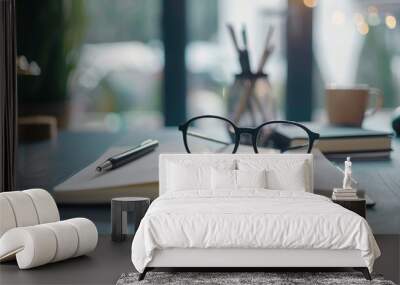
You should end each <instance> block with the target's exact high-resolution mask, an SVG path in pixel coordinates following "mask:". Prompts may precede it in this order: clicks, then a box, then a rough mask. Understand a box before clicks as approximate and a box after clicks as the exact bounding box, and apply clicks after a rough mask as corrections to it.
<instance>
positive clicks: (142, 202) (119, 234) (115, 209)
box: [111, 197, 150, 241]
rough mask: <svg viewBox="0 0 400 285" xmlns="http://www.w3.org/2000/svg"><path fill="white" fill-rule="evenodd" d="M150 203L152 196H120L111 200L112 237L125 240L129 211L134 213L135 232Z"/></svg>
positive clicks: (114, 239) (115, 239)
mask: <svg viewBox="0 0 400 285" xmlns="http://www.w3.org/2000/svg"><path fill="white" fill-rule="evenodd" d="M149 205H150V198H143V197H120V198H113V199H112V200H111V239H112V240H113V241H123V240H125V238H126V234H127V227H128V220H127V212H133V213H134V226H135V232H136V230H137V228H138V227H139V224H140V221H141V220H142V218H143V217H144V214H146V211H147V209H148V208H149Z"/></svg>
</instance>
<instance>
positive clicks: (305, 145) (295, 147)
mask: <svg viewBox="0 0 400 285" xmlns="http://www.w3.org/2000/svg"><path fill="white" fill-rule="evenodd" d="M305 147H308V144H303V145H296V146H289V147H286V148H282V149H281V153H283V152H285V151H288V150H295V149H301V148H305Z"/></svg>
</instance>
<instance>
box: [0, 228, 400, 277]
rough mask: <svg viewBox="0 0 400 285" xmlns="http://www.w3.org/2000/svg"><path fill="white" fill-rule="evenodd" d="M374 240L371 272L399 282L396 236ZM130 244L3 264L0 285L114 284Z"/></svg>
mask: <svg viewBox="0 0 400 285" xmlns="http://www.w3.org/2000/svg"><path fill="white" fill-rule="evenodd" d="M376 239H377V242H378V244H379V247H380V248H381V251H382V257H381V258H379V259H378V260H377V261H376V263H375V272H376V273H381V274H383V275H384V276H385V278H386V279H390V280H392V281H394V282H395V283H399V281H400V270H399V269H400V261H399V258H400V236H399V235H382V236H376ZM131 241H132V238H130V239H127V240H126V241H124V242H121V243H114V242H112V241H111V239H110V236H100V238H99V244H98V246H97V248H96V250H95V251H94V252H92V253H91V254H89V256H82V257H77V258H74V259H70V260H66V261H62V262H58V263H53V264H49V265H45V266H42V267H38V268H35V269H29V270H19V269H18V267H17V265H16V262H8V263H4V264H1V265H0V284H1V285H9V284H10V285H11V284H34V285H35V284H115V283H116V282H117V280H118V278H119V276H121V274H122V273H125V272H133V271H134V270H135V269H134V267H133V265H132V263H131V258H130V252H131V251H130V248H131ZM342 270H343V269H338V271H342ZM280 271H282V270H280ZM307 271H316V270H313V269H307Z"/></svg>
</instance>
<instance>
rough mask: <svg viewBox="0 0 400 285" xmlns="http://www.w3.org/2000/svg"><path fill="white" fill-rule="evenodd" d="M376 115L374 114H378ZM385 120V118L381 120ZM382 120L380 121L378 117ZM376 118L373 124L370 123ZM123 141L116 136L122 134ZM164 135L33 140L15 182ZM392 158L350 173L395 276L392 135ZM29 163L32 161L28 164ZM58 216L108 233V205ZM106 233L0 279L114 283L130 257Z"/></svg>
mask: <svg viewBox="0 0 400 285" xmlns="http://www.w3.org/2000/svg"><path fill="white" fill-rule="evenodd" d="M378 119H379V118H378ZM384 120H386V121H384ZM388 121H389V120H388V118H387V117H385V118H384V119H379V120H375V121H374V120H373V121H371V122H367V123H368V124H367V126H368V125H369V126H371V125H372V127H377V128H378V129H382V126H384V127H385V128H386V129H387V128H389V124H388ZM382 122H383V123H382ZM374 124H375V125H374ZM123 137H124V138H125V141H123V140H122V141H121V139H122V138H123ZM149 137H152V138H155V139H159V140H160V142H161V143H162V142H163V141H169V140H175V141H176V140H179V142H180V141H181V137H180V134H179V133H178V131H177V130H176V129H175V128H174V129H164V130H162V131H159V132H154V133H148V132H147V133H143V132H135V133H133V134H131V135H129V136H128V137H126V134H122V133H93V132H90V133H77V132H61V133H60V135H59V138H58V142H57V144H55V145H52V144H50V143H47V142H44V143H36V144H31V145H24V146H21V147H20V148H19V150H18V156H19V157H18V159H19V172H18V187H19V188H20V189H26V188H30V187H43V188H45V189H48V190H49V191H52V189H53V187H54V186H55V185H57V184H58V183H60V182H61V181H63V180H65V179H66V178H68V177H69V176H71V175H73V174H74V173H76V172H77V171H79V170H80V169H82V168H83V167H85V166H86V165H88V164H89V163H91V162H92V161H93V160H95V159H96V158H97V157H99V156H100V155H101V154H102V153H103V152H104V151H105V150H106V149H107V148H108V147H110V146H111V145H114V144H116V145H118V144H120V145H129V144H132V145H134V144H137V143H139V142H140V141H142V140H144V139H146V138H149ZM393 148H394V152H393V153H392V159H391V160H385V161H365V162H361V161H356V162H354V174H355V176H356V178H357V180H358V181H359V182H360V184H361V186H362V187H363V188H364V189H365V191H366V192H367V193H368V195H369V196H370V197H371V198H372V199H373V200H374V201H376V206H375V207H374V208H372V209H368V210H367V220H368V221H369V223H370V225H371V227H372V229H373V231H374V233H375V235H376V238H377V241H378V243H379V246H380V247H381V249H382V252H383V256H382V257H381V258H380V259H378V261H377V264H376V270H377V272H381V273H384V274H385V276H386V277H387V278H390V279H392V280H393V281H395V282H399V280H400V276H399V274H400V273H399V272H400V270H398V268H399V266H400V265H399V264H400V263H399V259H400V240H399V234H400V175H399V173H400V139H399V138H396V139H394V140H393ZM31 165H34V167H27V166H31ZM59 209H60V213H61V217H62V219H67V218H72V217H77V216H81V217H87V218H89V219H91V220H93V221H94V222H95V223H96V225H97V227H98V229H99V231H100V232H101V233H103V234H104V233H110V232H111V228H110V206H109V205H99V206H93V205H92V206H82V205H80V206H65V205H60V206H59ZM110 240H111V239H110V237H107V238H104V237H103V238H100V241H99V246H98V248H97V249H96V251H95V252H94V253H92V254H91V255H90V256H89V257H80V258H77V259H73V260H69V261H66V262H60V263H57V264H52V265H49V266H46V267H42V268H38V269H33V270H28V271H19V270H18V269H17V268H16V267H15V264H13V263H9V264H5V265H0V279H1V282H0V283H1V284H55V283H58V284H65V283H70V284H82V283H85V284H114V283H115V281H116V280H117V279H118V277H119V276H120V274H121V273H122V272H126V271H133V266H132V264H131V261H130V241H126V242H123V243H117V244H116V243H111V241H110Z"/></svg>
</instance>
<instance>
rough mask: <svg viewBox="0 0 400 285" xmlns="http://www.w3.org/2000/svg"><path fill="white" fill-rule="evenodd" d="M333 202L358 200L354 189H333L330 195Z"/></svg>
mask: <svg viewBox="0 0 400 285" xmlns="http://www.w3.org/2000/svg"><path fill="white" fill-rule="evenodd" d="M332 199H333V200H356V199H358V196H357V190H356V189H342V188H335V189H333V193H332Z"/></svg>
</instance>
